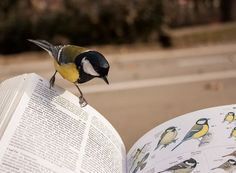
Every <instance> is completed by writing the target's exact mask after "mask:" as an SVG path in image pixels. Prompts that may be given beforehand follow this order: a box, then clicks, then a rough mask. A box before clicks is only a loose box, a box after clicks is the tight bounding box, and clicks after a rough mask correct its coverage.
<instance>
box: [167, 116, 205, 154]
mask: <svg viewBox="0 0 236 173" xmlns="http://www.w3.org/2000/svg"><path fill="white" fill-rule="evenodd" d="M208 120H209V119H208V118H200V119H198V120H197V121H196V123H195V125H194V126H193V127H192V128H191V129H190V130H189V131H188V133H187V134H186V135H185V136H184V138H183V139H182V141H181V142H180V143H179V144H178V145H176V146H175V147H174V148H173V149H172V150H171V151H173V150H174V149H176V148H177V147H178V146H179V145H180V144H182V143H183V142H185V141H187V140H190V139H198V140H199V139H200V138H202V137H203V136H205V135H206V134H207V133H208V130H209V125H208Z"/></svg>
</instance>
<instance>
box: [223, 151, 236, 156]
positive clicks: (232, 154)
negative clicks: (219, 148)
mask: <svg viewBox="0 0 236 173" xmlns="http://www.w3.org/2000/svg"><path fill="white" fill-rule="evenodd" d="M228 156H233V157H236V150H235V151H233V152H232V153H229V154H226V155H224V156H222V157H228Z"/></svg>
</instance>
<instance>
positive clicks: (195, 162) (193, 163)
mask: <svg viewBox="0 0 236 173" xmlns="http://www.w3.org/2000/svg"><path fill="white" fill-rule="evenodd" d="M184 163H186V164H187V165H189V166H190V167H191V168H195V167H196V166H197V161H196V160H195V159H193V158H190V159H188V160H185V161H184Z"/></svg>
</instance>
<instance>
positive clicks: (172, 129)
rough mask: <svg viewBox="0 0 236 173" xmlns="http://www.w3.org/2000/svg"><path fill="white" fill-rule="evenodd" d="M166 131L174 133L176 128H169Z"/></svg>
mask: <svg viewBox="0 0 236 173" xmlns="http://www.w3.org/2000/svg"><path fill="white" fill-rule="evenodd" d="M165 131H166V132H174V131H176V127H175V126H171V127H169V128H167V129H166V130H165Z"/></svg>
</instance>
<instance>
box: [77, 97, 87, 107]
mask: <svg viewBox="0 0 236 173" xmlns="http://www.w3.org/2000/svg"><path fill="white" fill-rule="evenodd" d="M79 104H80V106H81V107H85V106H86V105H87V104H88V102H87V101H86V100H85V98H84V97H83V96H80V97H79Z"/></svg>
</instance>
